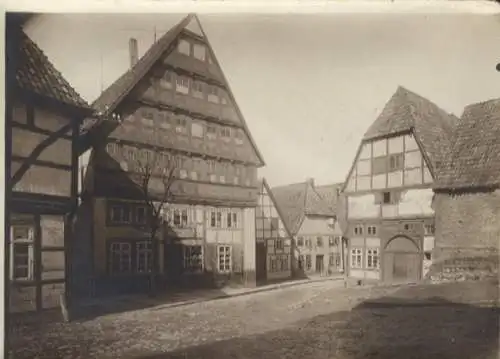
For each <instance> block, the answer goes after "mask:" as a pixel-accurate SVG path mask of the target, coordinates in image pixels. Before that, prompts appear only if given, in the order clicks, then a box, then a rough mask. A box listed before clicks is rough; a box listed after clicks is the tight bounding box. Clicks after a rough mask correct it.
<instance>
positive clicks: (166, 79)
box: [160, 71, 174, 89]
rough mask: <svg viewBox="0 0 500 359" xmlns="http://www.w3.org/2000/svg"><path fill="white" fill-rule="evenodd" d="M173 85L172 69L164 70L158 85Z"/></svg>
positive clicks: (166, 87)
mask: <svg viewBox="0 0 500 359" xmlns="http://www.w3.org/2000/svg"><path fill="white" fill-rule="evenodd" d="M173 86H174V73H173V72H172V71H165V73H164V74H163V76H162V78H161V79H160V87H162V88H164V89H172V87H173Z"/></svg>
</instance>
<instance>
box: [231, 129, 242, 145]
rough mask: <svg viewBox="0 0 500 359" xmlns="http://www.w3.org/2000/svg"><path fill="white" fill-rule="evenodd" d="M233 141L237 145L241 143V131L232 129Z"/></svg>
mask: <svg viewBox="0 0 500 359" xmlns="http://www.w3.org/2000/svg"><path fill="white" fill-rule="evenodd" d="M233 134H234V138H235V142H236V143H237V144H239V145H241V144H243V131H241V130H235V131H233Z"/></svg>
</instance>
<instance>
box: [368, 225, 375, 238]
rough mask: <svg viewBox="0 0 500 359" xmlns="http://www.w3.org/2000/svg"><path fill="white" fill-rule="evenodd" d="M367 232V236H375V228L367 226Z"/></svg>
mask: <svg viewBox="0 0 500 359" xmlns="http://www.w3.org/2000/svg"><path fill="white" fill-rule="evenodd" d="M367 232H368V235H371V236H375V235H376V234H377V227H375V226H368V228H367Z"/></svg>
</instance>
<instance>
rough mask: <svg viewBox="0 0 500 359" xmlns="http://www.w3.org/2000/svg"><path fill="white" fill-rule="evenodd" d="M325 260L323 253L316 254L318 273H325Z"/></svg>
mask: <svg viewBox="0 0 500 359" xmlns="http://www.w3.org/2000/svg"><path fill="white" fill-rule="evenodd" d="M323 261H324V256H323V255H317V256H316V273H323V268H324V263H323Z"/></svg>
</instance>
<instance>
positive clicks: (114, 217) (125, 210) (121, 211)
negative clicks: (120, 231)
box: [110, 205, 131, 223]
mask: <svg viewBox="0 0 500 359" xmlns="http://www.w3.org/2000/svg"><path fill="white" fill-rule="evenodd" d="M130 217H131V216H130V207H129V206H127V205H121V206H118V205H116V206H111V214H110V219H111V222H113V223H130V222H131V220H130Z"/></svg>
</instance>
